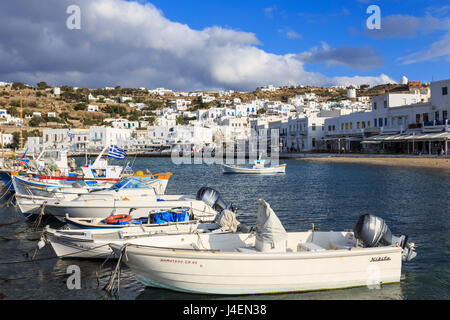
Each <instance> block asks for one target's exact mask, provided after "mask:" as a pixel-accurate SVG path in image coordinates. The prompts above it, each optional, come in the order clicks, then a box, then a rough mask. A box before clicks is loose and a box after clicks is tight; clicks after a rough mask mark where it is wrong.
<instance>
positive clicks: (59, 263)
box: [0, 158, 450, 300]
mask: <svg viewBox="0 0 450 320" xmlns="http://www.w3.org/2000/svg"><path fill="white" fill-rule="evenodd" d="M78 160H79V161H82V159H78ZM285 162H286V163H287V164H288V165H287V173H286V174H285V175H273V176H250V175H224V174H222V169H221V167H220V166H218V165H174V164H173V163H172V162H171V160H170V158H138V159H137V160H136V163H135V165H134V169H135V170H138V169H140V170H142V169H146V168H148V169H150V170H151V172H152V173H157V172H167V171H170V172H172V173H173V174H174V175H173V176H172V178H171V180H170V182H169V185H168V188H167V193H168V194H195V193H196V192H197V190H198V189H199V188H200V187H202V186H205V185H207V186H210V187H213V188H215V189H217V190H218V191H220V193H221V194H222V196H223V198H224V199H225V200H226V201H227V202H231V203H233V204H234V205H235V206H236V207H237V208H238V214H237V217H238V219H239V220H240V221H241V222H243V223H245V224H248V225H253V224H254V223H255V221H256V214H257V202H256V201H257V199H259V198H262V199H265V200H266V201H268V202H269V203H270V204H271V206H272V208H273V209H274V210H275V212H276V213H277V215H278V216H279V218H280V220H281V221H282V222H283V224H284V226H285V228H286V230H287V231H303V230H308V229H309V228H310V227H311V224H312V223H314V224H315V226H316V228H319V229H320V230H336V231H337V230H343V229H353V226H354V224H355V222H356V220H357V218H358V217H359V215H361V214H366V213H370V214H374V215H377V216H380V217H382V218H384V219H385V220H386V221H387V223H388V225H389V227H390V229H391V230H392V232H393V234H395V235H401V234H405V235H408V236H409V238H410V241H412V242H415V243H416V250H417V253H418V256H417V258H416V259H414V260H413V261H412V262H411V263H409V264H404V265H403V273H404V280H402V281H401V283H400V284H392V285H385V286H382V287H381V289H368V288H365V287H363V288H354V289H345V290H332V291H323V292H312V293H298V294H283V295H264V296H257V297H254V296H245V297H231V298H236V299H259V300H261V299H291V300H292V299H449V298H450V269H449V265H450V238H449V230H450V171H448V170H447V171H444V170H436V169H419V168H403V167H384V166H373V165H359V164H342V163H339V164H338V163H321V162H320V163H319V162H318V163H315V162H303V161H285ZM0 196H1V195H0ZM1 200H4V198H3V199H1ZM10 222H16V223H13V224H8V225H5V224H7V223H10ZM47 224H48V225H51V226H52V227H58V226H61V223H59V222H57V221H55V220H53V219H46V220H45V221H44V222H43V224H42V225H47ZM41 232H42V228H38V229H37V230H35V229H34V228H33V222H30V221H26V220H24V219H23V218H22V217H21V216H20V214H19V213H18V212H17V211H16V210H15V208H14V207H3V208H0V296H3V297H4V299H103V296H104V291H103V290H102V288H103V286H104V285H105V284H106V283H107V281H108V279H109V276H110V274H111V270H112V269H113V268H114V267H115V263H113V262H107V263H106V264H104V265H103V268H102V269H100V268H101V265H102V262H103V261H89V260H84V261H83V260H76V259H65V260H60V259H57V258H53V257H54V253H53V251H52V249H51V247H50V246H49V245H47V246H45V247H44V248H43V249H42V250H40V251H39V252H38V254H37V259H45V260H38V261H35V262H33V263H15V262H22V261H25V260H26V259H29V257H30V256H31V255H32V254H33V251H34V248H35V246H36V239H37V238H39V235H40V233H41ZM46 258H49V259H46ZM70 265H77V266H79V267H80V270H81V278H82V284H81V289H80V290H68V289H67V286H66V281H67V279H68V277H69V274H67V268H68V267H69V266H70ZM97 274H98V277H97ZM120 299H223V297H218V296H203V295H189V294H182V293H176V292H171V291H168V290H162V289H152V288H145V287H144V286H143V285H141V284H140V283H139V282H138V281H137V280H136V279H135V277H134V276H133V274H132V272H131V271H130V270H129V269H128V268H127V267H126V266H124V267H123V270H122V277H121V282H120ZM227 299H230V297H227Z"/></svg>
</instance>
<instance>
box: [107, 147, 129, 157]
mask: <svg viewBox="0 0 450 320" xmlns="http://www.w3.org/2000/svg"><path fill="white" fill-rule="evenodd" d="M126 156H127V152H126V151H125V150H123V149H120V148H119V147H118V146H111V147H109V153H108V157H110V158H114V159H125V157H126Z"/></svg>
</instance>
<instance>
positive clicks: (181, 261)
mask: <svg viewBox="0 0 450 320" xmlns="http://www.w3.org/2000/svg"><path fill="white" fill-rule="evenodd" d="M160 261H161V262H169V263H182V264H197V261H193V260H180V259H165V258H162V259H161V260H160Z"/></svg>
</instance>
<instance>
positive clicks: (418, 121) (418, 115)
mask: <svg viewBox="0 0 450 320" xmlns="http://www.w3.org/2000/svg"><path fill="white" fill-rule="evenodd" d="M416 123H420V114H416Z"/></svg>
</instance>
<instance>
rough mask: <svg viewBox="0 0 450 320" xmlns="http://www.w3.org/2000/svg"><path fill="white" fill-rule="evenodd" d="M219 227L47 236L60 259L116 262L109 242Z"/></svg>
mask: <svg viewBox="0 0 450 320" xmlns="http://www.w3.org/2000/svg"><path fill="white" fill-rule="evenodd" d="M217 228H219V226H218V225H215V224H199V223H198V221H189V222H181V223H167V224H163V225H153V226H145V227H144V226H143V227H140V226H134V227H127V228H123V229H121V230H105V229H89V230H87V229H82V230H54V229H50V228H47V229H46V231H45V237H46V239H47V242H50V244H51V246H52V248H53V250H54V251H55V253H56V255H57V256H58V257H60V258H83V259H105V258H107V257H108V256H110V257H111V258H114V259H116V258H117V255H115V254H114V253H113V251H112V249H111V247H110V246H109V245H108V244H109V243H113V244H117V245H124V244H125V243H134V244H143V243H145V242H146V241H147V240H146V239H147V238H149V237H152V236H158V235H161V234H189V233H193V232H205V231H209V230H214V229H217Z"/></svg>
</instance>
